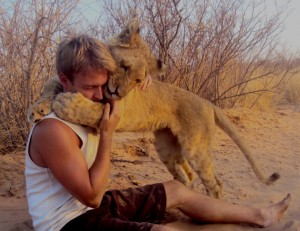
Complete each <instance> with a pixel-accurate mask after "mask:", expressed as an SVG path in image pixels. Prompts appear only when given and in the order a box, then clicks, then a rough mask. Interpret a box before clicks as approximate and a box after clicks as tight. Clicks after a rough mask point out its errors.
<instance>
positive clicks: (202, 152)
mask: <svg viewBox="0 0 300 231" xmlns="http://www.w3.org/2000/svg"><path fill="white" fill-rule="evenodd" d="M108 47H109V48H110V50H111V52H112V55H113V57H114V58H115V59H116V62H117V64H118V67H117V70H116V72H115V73H114V74H113V75H111V76H110V78H109V83H108V87H107V89H106V91H105V96H106V97H107V98H116V99H120V100H121V106H122V107H123V114H122V116H121V119H120V122H119V124H118V126H117V131H133V132H135V131H152V132H154V135H155V147H156V150H157V153H158V155H159V157H160V159H161V160H162V162H163V163H164V164H165V165H166V167H167V168H168V170H169V171H170V173H171V174H172V175H173V176H174V178H175V179H177V180H179V181H181V182H183V183H184V184H186V185H189V184H191V182H192V180H193V173H192V170H191V167H192V168H193V169H194V170H195V172H196V173H197V174H198V175H199V177H200V178H201V180H202V182H203V184H204V186H205V188H206V190H207V193H208V194H209V195H212V196H214V197H220V196H221V191H222V184H221V181H220V180H219V179H218V177H217V175H216V173H215V167H214V164H213V161H212V158H211V155H210V151H211V150H210V149H211V142H212V139H213V136H214V134H215V129H216V125H218V126H219V127H220V128H222V129H223V130H224V131H225V132H226V133H227V134H228V135H229V136H230V137H231V138H232V139H233V140H234V141H235V143H236V144H237V145H238V146H239V147H240V149H241V150H242V151H243V153H244V155H245V157H246V158H247V160H248V161H249V163H250V164H251V166H252V168H253V170H254V172H255V174H256V175H257V177H258V178H259V179H260V180H261V181H262V182H264V183H266V184H270V183H272V182H274V181H275V180H276V179H278V177H279V175H278V174H277V173H274V174H273V175H272V176H270V177H269V178H268V177H265V176H264V174H263V173H262V171H261V170H260V169H259V167H258V165H257V163H256V161H255V160H254V158H253V157H252V154H251V153H250V151H249V148H248V147H247V145H246V144H245V143H244V141H243V140H242V138H241V136H240V135H239V133H238V131H237V130H236V129H235V127H234V126H233V125H232V124H231V122H230V121H229V120H228V119H227V118H226V116H225V115H224V114H223V113H222V111H221V110H220V109H219V108H217V107H216V106H214V105H213V104H211V103H210V102H209V101H207V100H205V99H202V98H200V97H198V96H197V95H195V94H193V93H191V92H188V91H186V90H183V89H180V88H178V87H175V86H172V85H170V84H166V83H162V82H159V81H153V83H152V84H151V85H150V86H149V87H148V88H147V90H146V91H144V92H143V91H141V90H140V89H139V88H137V87H134V86H136V85H138V83H139V82H140V81H142V80H143V79H144V78H145V77H146V75H147V74H148V73H155V72H160V71H162V70H163V69H164V66H163V65H161V63H159V62H157V61H156V60H155V59H154V58H153V56H152V55H151V52H150V50H149V48H148V46H147V45H146V44H145V42H144V41H143V40H142V39H141V37H140V34H139V25H138V22H137V21H135V20H134V21H132V22H130V23H129V24H128V25H127V26H126V28H124V30H123V31H122V32H121V34H120V35H118V36H116V37H114V38H113V39H112V40H110V41H109V42H108ZM52 83H55V84H56V83H57V82H55V81H54V82H52ZM53 88H56V87H53ZM52 107H53V110H54V111H55V113H56V114H57V115H58V116H59V117H61V118H63V119H65V120H68V121H71V122H74V123H79V124H84V125H87V126H91V127H94V128H98V124H99V121H100V119H101V116H102V112H103V105H102V104H100V103H95V102H92V101H90V100H88V99H86V98H85V97H83V96H82V95H81V94H79V93H78V94H74V93H63V94H59V95H58V96H57V97H56V99H55V100H54V102H53V105H52Z"/></svg>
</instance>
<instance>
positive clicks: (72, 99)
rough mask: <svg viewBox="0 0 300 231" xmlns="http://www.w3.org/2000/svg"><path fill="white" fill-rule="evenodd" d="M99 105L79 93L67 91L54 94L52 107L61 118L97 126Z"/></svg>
mask: <svg viewBox="0 0 300 231" xmlns="http://www.w3.org/2000/svg"><path fill="white" fill-rule="evenodd" d="M99 106H100V104H99V103H95V102H93V101H91V100H89V99H87V98H85V97H84V96H83V95H82V94H80V93H70V92H67V93H61V94H59V95H57V96H56V98H55V100H54V101H53V104H52V109H53V111H54V112H55V114H56V115H57V116H58V117H60V118H61V119H64V120H67V121H69V122H72V123H76V124H82V125H87V126H90V127H94V128H98V124H99V121H100V118H101V116H102V113H100V112H101V110H99V109H100V108H99ZM95 107H96V108H95ZM100 107H101V106H100Z"/></svg>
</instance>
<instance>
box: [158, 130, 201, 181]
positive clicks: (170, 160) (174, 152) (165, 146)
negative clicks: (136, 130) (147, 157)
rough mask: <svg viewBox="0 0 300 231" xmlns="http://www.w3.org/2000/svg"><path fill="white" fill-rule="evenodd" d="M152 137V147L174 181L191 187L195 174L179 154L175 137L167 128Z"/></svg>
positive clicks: (178, 145) (179, 147)
mask: <svg viewBox="0 0 300 231" xmlns="http://www.w3.org/2000/svg"><path fill="white" fill-rule="evenodd" d="M154 136H155V142H154V145H155V148H156V151H157V153H158V156H159V158H160V160H161V161H162V162H163V163H164V164H165V165H166V167H167V169H168V170H169V172H170V173H171V174H172V175H173V177H174V179H175V180H178V181H180V182H181V183H183V184H185V185H186V186H191V185H192V183H193V180H194V176H195V174H194V173H193V170H192V169H191V166H190V165H189V163H188V162H187V160H186V159H185V158H184V156H183V155H182V154H181V145H180V144H179V142H178V139H177V137H176V136H174V135H173V134H172V132H171V131H170V129H168V128H165V129H161V130H158V131H156V132H155V133H154Z"/></svg>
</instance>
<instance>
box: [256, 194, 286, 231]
mask: <svg viewBox="0 0 300 231" xmlns="http://www.w3.org/2000/svg"><path fill="white" fill-rule="evenodd" d="M290 201H291V195H290V194H288V195H287V196H286V197H285V198H284V199H283V200H282V201H280V202H278V203H276V204H273V205H270V206H268V207H266V208H262V209H261V210H260V212H261V214H262V216H263V222H262V224H261V227H264V228H265V227H269V226H271V225H273V224H275V223H276V222H277V221H278V220H279V219H280V218H281V216H282V215H283V213H284V211H285V210H286V209H287V208H288V206H289V203H290Z"/></svg>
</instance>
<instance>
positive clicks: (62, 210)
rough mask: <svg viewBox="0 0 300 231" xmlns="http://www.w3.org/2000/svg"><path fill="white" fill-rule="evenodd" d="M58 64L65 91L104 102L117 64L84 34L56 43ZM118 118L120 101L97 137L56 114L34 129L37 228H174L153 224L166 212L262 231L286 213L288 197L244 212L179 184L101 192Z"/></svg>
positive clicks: (31, 185) (31, 156)
mask: <svg viewBox="0 0 300 231" xmlns="http://www.w3.org/2000/svg"><path fill="white" fill-rule="evenodd" d="M56 63H57V64H56V67H57V73H58V76H59V78H60V82H61V84H62V85H63V88H64V91H65V92H80V93H82V94H83V95H84V96H85V97H87V98H88V99H90V100H93V101H95V102H100V101H101V100H102V99H103V86H104V84H105V83H106V82H107V79H108V76H109V72H112V71H113V70H114V68H115V66H116V64H115V62H114V60H113V58H112V57H111V55H110V53H109V52H108V51H107V49H106V48H105V46H104V45H103V44H102V43H101V42H99V41H98V40H96V39H94V38H91V37H88V36H84V35H82V36H78V37H75V38H73V39H71V40H69V41H64V42H62V43H61V44H60V46H59V48H58V51H57V62H56ZM146 85H147V84H146ZM144 87H145V86H144ZM144 87H143V88H144ZM120 113H121V112H120V106H119V102H118V101H112V102H110V103H107V104H105V107H104V113H103V117H102V119H101V122H100V124H99V131H100V132H99V134H98V133H97V132H96V131H95V130H93V129H91V128H88V127H84V126H80V125H76V124H72V123H69V122H67V121H63V120H61V119H59V118H57V117H56V115H55V114H54V113H52V114H50V115H48V116H46V117H45V118H44V119H43V120H42V121H40V122H39V123H38V124H36V125H35V126H34V127H33V128H32V130H31V132H30V135H29V138H28V143H27V148H26V169H25V175H26V188H27V198H28V205H29V212H30V214H31V216H32V219H33V225H34V228H35V230H47V231H49V230H72V231H73V230H121V231H126V230H131V231H134V230H151V231H158V230H166V231H167V230H174V229H171V228H169V227H167V226H163V225H160V224H158V223H159V222H160V221H161V220H162V219H163V216H164V212H165V210H166V209H169V208H178V209H180V210H181V211H182V212H183V213H185V214H186V215H188V216H190V217H192V218H195V219H198V220H205V221H210V222H232V223H233V222H237V223H241V222H244V223H249V224H255V225H259V226H261V227H267V226H270V225H272V224H274V223H275V222H276V221H277V220H278V219H279V218H280V216H281V215H282V214H283V212H284V211H285V210H286V209H287V207H288V204H289V201H290V195H288V196H287V197H286V198H284V199H283V200H282V201H281V202H279V203H277V204H274V205H272V206H270V207H267V208H251V207H242V206H238V205H232V204H229V203H227V202H224V201H221V200H216V199H214V198H210V197H207V196H205V195H202V194H199V193H197V192H194V191H192V190H190V189H188V188H186V187H185V186H184V185H182V184H181V183H179V182H177V181H169V182H165V183H159V184H154V185H148V186H144V187H140V188H136V189H128V190H121V191H118V190H111V191H108V192H105V188H106V185H107V180H108V174H109V168H110V151H111V144H112V137H113V133H114V130H115V128H116V126H117V123H118V121H119V118H120Z"/></svg>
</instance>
